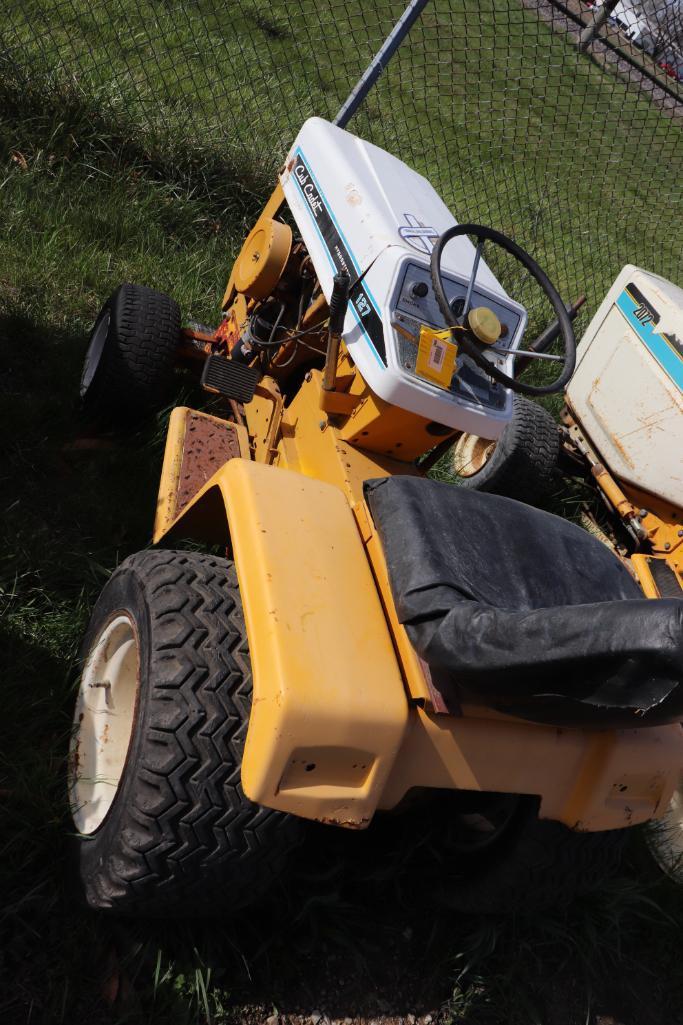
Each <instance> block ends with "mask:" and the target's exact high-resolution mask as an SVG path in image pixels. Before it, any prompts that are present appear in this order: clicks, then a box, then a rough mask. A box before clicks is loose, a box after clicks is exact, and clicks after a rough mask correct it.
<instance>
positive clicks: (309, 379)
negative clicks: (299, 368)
mask: <svg viewBox="0 0 683 1025" xmlns="http://www.w3.org/2000/svg"><path fill="white" fill-rule="evenodd" d="M304 380H306V381H312V380H313V374H312V373H311V371H310V370H309V371H308V373H307V374H306V377H305V379H304Z"/></svg>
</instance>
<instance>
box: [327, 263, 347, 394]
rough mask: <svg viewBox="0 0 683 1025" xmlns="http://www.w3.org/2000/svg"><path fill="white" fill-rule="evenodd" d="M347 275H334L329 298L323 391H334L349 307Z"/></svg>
mask: <svg viewBox="0 0 683 1025" xmlns="http://www.w3.org/2000/svg"><path fill="white" fill-rule="evenodd" d="M349 284H350V279H349V275H348V274H346V273H344V272H342V273H341V274H335V276H334V284H333V285H332V295H331V296H330V322H329V325H328V328H327V355H326V357H325V369H324V371H323V391H334V386H335V383H336V380H337V360H338V359H339V345H340V343H341V336H342V331H343V330H344V319H345V317H346V310H347V308H348V305H349Z"/></svg>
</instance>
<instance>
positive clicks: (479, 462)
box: [453, 433, 496, 477]
mask: <svg viewBox="0 0 683 1025" xmlns="http://www.w3.org/2000/svg"><path fill="white" fill-rule="evenodd" d="M495 447H496V443H495V441H489V439H488V438H480V437H479V435H478V434H467V433H463V434H461V435H460V437H459V438H458V440H457V441H456V443H455V446H454V448H453V469H454V470H455V472H456V473H457V474H458V476H459V477H474V475H475V473H479V471H480V470H481V469H482V467H484V466H485V465H486V463H488V461H489V459H490V458H491V456H492V455H493V451H494V449H495Z"/></svg>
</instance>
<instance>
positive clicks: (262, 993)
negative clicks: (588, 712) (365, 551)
mask: <svg viewBox="0 0 683 1025" xmlns="http://www.w3.org/2000/svg"><path fill="white" fill-rule="evenodd" d="M84 346H85V338H84V337H83V334H82V332H80V331H76V330H74V331H69V330H65V329H58V328H55V326H54V324H53V323H52V322H51V321H50V319H49V315H47V314H46V318H45V320H44V321H43V320H41V319H37V318H36V317H32V316H30V315H29V314H28V313H27V312H26V310H25V309H24V308H23V307H22V306H20V305H18V304H17V305H16V306H15V307H14V308H12V309H7V308H6V309H5V312H4V313H2V314H1V315H0V361H1V362H0V371H1V372H2V393H1V394H0V404H1V407H2V408H1V414H0V415H1V416H2V420H3V440H4V455H3V461H2V467H1V468H0V474H1V475H2V478H3V483H2V488H3V498H4V502H3V507H4V513H5V515H4V522H3V528H2V529H3V531H4V533H5V543H4V546H3V548H2V556H1V560H0V583H1V585H2V592H1V593H0V601H1V603H2V604H1V617H0V655H1V658H2V664H3V666H4V671H3V676H2V680H1V681H0V688H1V690H0V693H1V700H2V709H3V714H2V725H1V730H2V732H1V734H0V765H1V766H2V779H1V780H0V837H1V838H2V839H1V846H2V856H1V858H0V888H1V890H2V901H1V902H0V950H2V954H1V955H0V1017H1V1018H2V1020H3V1022H5V1023H7V1025H14V1023H17V1025H19V1023H24V1022H29V1021H30V1022H31V1023H32V1025H37V1023H42V1022H44V1023H50V1025H52V1023H57V1022H65V1023H68V1025H80V1023H81V1022H83V1023H85V1022H87V1023H88V1025H97V1023H100V1022H101V1023H105V1022H131V1023H136V1025H137V1023H140V1025H142V1023H145V1025H150V1023H157V1022H158V1023H162V1022H163V1023H167V1022H168V1023H174V1022H178V1023H181V1022H182V1023H185V1022H188V1023H191V1022H197V1023H199V1022H202V1023H204V1022H209V1021H211V1022H215V1023H219V1022H226V1023H235V1025H236V1023H238V1022H252V1023H256V1022H262V1021H265V1019H266V1018H267V1017H268V1016H269V1015H271V1014H273V1013H276V1012H277V1013H278V1014H280V1015H282V1016H284V1017H285V1018H286V1019H287V1018H288V1019H290V1020H293V1021H306V1020H309V1019H310V1018H311V1016H312V1015H313V1016H315V1015H316V1014H320V1015H323V1016H327V1017H328V1018H329V1019H330V1020H337V1021H343V1020H344V1019H346V1018H351V1019H352V1020H353V1021H355V1022H361V1021H362V1022H369V1021H372V1020H378V1019H381V1020H382V1021H383V1022H398V1021H403V1022H407V1021H410V1020H411V1019H410V1017H409V1016H410V1015H413V1016H415V1017H416V1018H418V1019H419V1017H420V1016H422V1017H423V1018H424V1016H426V1015H428V1014H429V1015H432V1016H433V1019H434V1021H440V1022H448V1021H450V1022H454V1023H455V1022H458V1023H461V1025H499V1023H500V1025H503V1023H505V1025H533V1023H535V1022H539V1023H543V1025H585V1023H586V1022H594V1021H595V1013H597V1012H604V1013H605V1014H609V1015H612V1016H614V1018H615V1019H616V1020H617V1021H623V1023H624V1025H664V1023H666V1025H676V1023H677V1022H681V1021H683V1012H680V1011H679V1010H677V1008H680V1007H682V1006H683V980H681V973H680V965H679V957H678V949H679V936H680V932H679V927H678V922H679V921H680V918H681V914H682V913H683V900H682V899H681V894H680V891H678V890H675V889H674V888H673V887H668V886H667V885H666V884H663V883H661V882H660V881H658V879H657V877H656V875H655V873H654V871H653V869H652V866H651V864H650V863H649V862H648V861H647V860H646V859H645V858H644V855H643V852H642V849H641V846H640V845H639V843H638V842H636V843H635V845H634V852H635V853H634V858H633V859H632V861H631V864H630V866H628V867H627V868H626V870H625V872H624V874H623V875H622V876H620V877H619V878H618V879H615V880H613V881H612V882H611V883H610V884H609V885H608V886H606V887H605V888H604V890H603V891H602V892H601V893H600V894H598V895H596V896H594V897H591V898H590V899H585V900H583V901H580V902H577V904H576V905H574V906H573V907H571V908H569V909H567V910H565V911H559V912H556V913H553V914H548V913H544V914H543V915H538V916H534V915H530V916H529V917H519V916H518V917H516V918H511V919H496V918H490V919H476V918H472V917H464V916H458V915H457V914H455V913H454V912H452V911H450V910H448V908H447V907H446V906H445V905H444V903H443V901H442V900H441V899H440V897H441V895H440V893H439V890H440V887H439V880H440V878H441V875H442V872H443V859H444V844H443V842H442V841H443V830H444V823H443V821H441V820H440V818H439V816H438V815H434V816H430V814H429V813H423V814H422V815H421V816H415V815H410V816H409V815H396V816H392V817H387V818H385V819H384V820H381V821H380V820H378V821H377V823H376V824H375V825H374V826H373V828H372V829H371V830H369V831H368V832H365V833H346V832H343V831H338V830H334V829H332V828H329V827H328V828H326V827H322V826H311V828H310V829H309V830H308V834H307V839H306V841H305V843H304V845H303V846H302V847H301V848H300V849H299V850H298V851H297V852H296V854H295V856H294V858H293V859H292V863H291V865H290V867H289V869H288V871H287V873H286V875H285V876H284V877H283V878H282V879H281V880H280V881H279V883H278V884H277V886H276V888H275V889H274V890H273V892H272V893H271V895H270V897H269V898H268V900H267V901H265V902H263V903H261V904H260V905H258V906H257V907H254V908H251V909H249V910H248V911H246V912H244V913H242V914H241V915H240V916H239V917H238V918H236V919H234V920H232V921H228V922H226V921H224V920H222V919H221V918H218V919H216V920H213V921H211V922H189V923H188V922H166V923H144V922H127V921H122V920H113V919H110V918H107V917H105V916H97V915H93V914H89V913H87V912H86V911H84V910H83V909H82V908H81V907H80V905H79V903H78V899H77V896H76V894H75V893H74V892H73V890H72V889H71V886H70V884H69V865H68V860H69V838H68V829H69V826H68V824H67V823H68V819H67V814H66V795H65V788H64V777H65V764H64V763H65V754H66V749H67V743H68V734H69V728H70V718H71V705H72V697H71V688H72V682H73V675H74V674H73V666H74V660H75V657H76V652H77V648H78V643H79V640H80V636H81V633H82V629H83V626H84V624H85V620H86V617H87V612H88V608H89V607H90V606H91V605H92V603H93V601H94V598H95V595H96V593H97V592H98V591H99V589H100V587H101V586H102V584H103V582H104V580H105V579H106V576H107V574H108V572H109V571H110V570H111V568H113V566H114V565H115V564H116V563H117V562H118V561H120V559H121V558H123V557H125V556H126V555H128V554H130V553H131V552H133V551H135V550H137V549H139V548H142V547H144V546H145V545H146V544H147V543H148V539H149V533H150V528H151V516H152V511H153V508H154V497H155V494H156V487H157V481H158V472H159V468H160V462H161V448H162V445H161V439H162V436H163V429H162V427H163V425H162V423H161V422H160V423H159V424H157V425H156V426H154V427H152V428H150V429H149V430H148V431H147V432H146V433H143V434H140V435H136V436H134V437H130V438H128V439H124V440H123V441H122V442H120V443H119V444H117V445H114V446H112V447H104V448H100V449H96V450H95V451H89V450H88V451H81V450H79V449H78V447H77V446H76V447H74V444H73V443H74V441H75V440H76V439H77V438H78V437H79V434H80V433H81V431H82V425H81V424H80V423H79V420H78V416H77V408H76V403H75V394H74V393H75V388H74V382H76V381H77V380H78V372H79V367H80V361H81V358H82V354H83V349H84ZM635 839H636V841H638V837H636V838H635Z"/></svg>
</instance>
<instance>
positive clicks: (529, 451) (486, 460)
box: [452, 395, 560, 505]
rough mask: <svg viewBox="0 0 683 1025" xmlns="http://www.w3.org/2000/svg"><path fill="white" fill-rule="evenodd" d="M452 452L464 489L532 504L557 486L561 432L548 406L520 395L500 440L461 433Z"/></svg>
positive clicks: (516, 398)
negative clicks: (545, 406) (556, 476)
mask: <svg viewBox="0 0 683 1025" xmlns="http://www.w3.org/2000/svg"><path fill="white" fill-rule="evenodd" d="M452 451H453V470H454V471H455V473H456V475H457V477H458V479H459V483H460V484H461V485H462V486H463V487H466V488H470V489H471V490H473V491H486V492H490V493H491V494H495V495H503V496H505V497H506V498H515V499H517V501H520V502H527V503H528V504H531V505H533V504H535V503H537V502H540V501H542V500H543V499H544V498H545V497H546V496H547V495H548V493H549V492H550V491H551V490H552V486H553V483H554V480H555V472H556V468H557V460H558V456H559V451H560V435H559V431H558V428H557V424H556V423H555V421H554V420H553V418H552V416H551V415H550V413H549V412H548V411H547V410H546V409H544V408H543V406H539V405H538V404H537V403H536V402H530V401H529V399H525V398H524V397H523V396H521V395H515V397H514V407H513V412H512V419H511V420H510V423H509V424H508V425H507V427H506V428H505V430H504V431H503V434H502V435H501V437H500V438H499V439H498V441H497V442H495V441H489V440H487V439H486V438H480V437H478V436H477V435H475V434H461V435H460V437H459V438H458V440H457V441H456V443H455V445H454V446H453V450H452Z"/></svg>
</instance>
